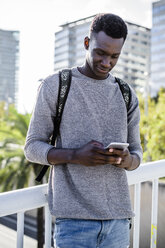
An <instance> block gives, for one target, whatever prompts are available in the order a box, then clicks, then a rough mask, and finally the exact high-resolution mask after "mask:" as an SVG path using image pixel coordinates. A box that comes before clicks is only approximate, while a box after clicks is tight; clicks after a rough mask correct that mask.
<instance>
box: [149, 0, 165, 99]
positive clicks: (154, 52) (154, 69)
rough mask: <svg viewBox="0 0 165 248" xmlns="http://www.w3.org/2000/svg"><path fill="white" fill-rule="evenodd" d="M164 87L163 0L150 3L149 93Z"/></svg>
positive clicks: (164, 13)
mask: <svg viewBox="0 0 165 248" xmlns="http://www.w3.org/2000/svg"><path fill="white" fill-rule="evenodd" d="M161 87H164V88H165V0H161V1H158V2H154V3H153V4H152V32H151V95H153V96H155V95H156V94H157V92H158V91H159V89H160V88H161Z"/></svg>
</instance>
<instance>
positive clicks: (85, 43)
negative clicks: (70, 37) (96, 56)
mask: <svg viewBox="0 0 165 248" xmlns="http://www.w3.org/2000/svg"><path fill="white" fill-rule="evenodd" d="M89 41H90V39H89V37H88V36H86V37H85V38H84V47H85V49H86V50H88V48H89Z"/></svg>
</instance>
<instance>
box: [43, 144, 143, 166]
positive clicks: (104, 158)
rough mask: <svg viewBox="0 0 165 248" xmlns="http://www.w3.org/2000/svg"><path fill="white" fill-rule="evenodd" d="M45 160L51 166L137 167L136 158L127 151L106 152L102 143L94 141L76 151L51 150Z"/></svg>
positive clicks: (110, 150)
mask: <svg viewBox="0 0 165 248" xmlns="http://www.w3.org/2000/svg"><path fill="white" fill-rule="evenodd" d="M134 157H135V158H134ZM47 159H48V162H49V163H50V164H53V165H58V164H67V163H70V164H82V165H84V166H96V165H104V164H113V165H115V166H117V167H120V168H124V169H126V170H133V169H136V168H137V167H138V165H139V160H138V158H137V156H136V155H131V154H130V153H129V151H128V149H126V150H118V149H113V148H110V149H109V150H108V149H105V148H104V145H103V144H102V143H100V142H98V141H95V140H92V141H90V142H88V143H87V144H85V145H84V146H82V147H80V148H78V149H63V148H62V149H58V148H52V149H51V150H50V151H49V152H48V156H47Z"/></svg>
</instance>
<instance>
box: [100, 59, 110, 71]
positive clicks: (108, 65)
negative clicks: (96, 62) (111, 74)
mask: <svg viewBox="0 0 165 248" xmlns="http://www.w3.org/2000/svg"><path fill="white" fill-rule="evenodd" d="M101 65H102V66H103V67H105V68H109V67H111V59H110V58H109V57H104V58H103V59H102V61H101Z"/></svg>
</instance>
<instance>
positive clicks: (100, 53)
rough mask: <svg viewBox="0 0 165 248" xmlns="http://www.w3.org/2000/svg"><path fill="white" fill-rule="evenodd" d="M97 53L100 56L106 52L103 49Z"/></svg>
mask: <svg viewBox="0 0 165 248" xmlns="http://www.w3.org/2000/svg"><path fill="white" fill-rule="evenodd" d="M96 53H97V54H98V55H100V56H102V55H104V52H103V51H96Z"/></svg>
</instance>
